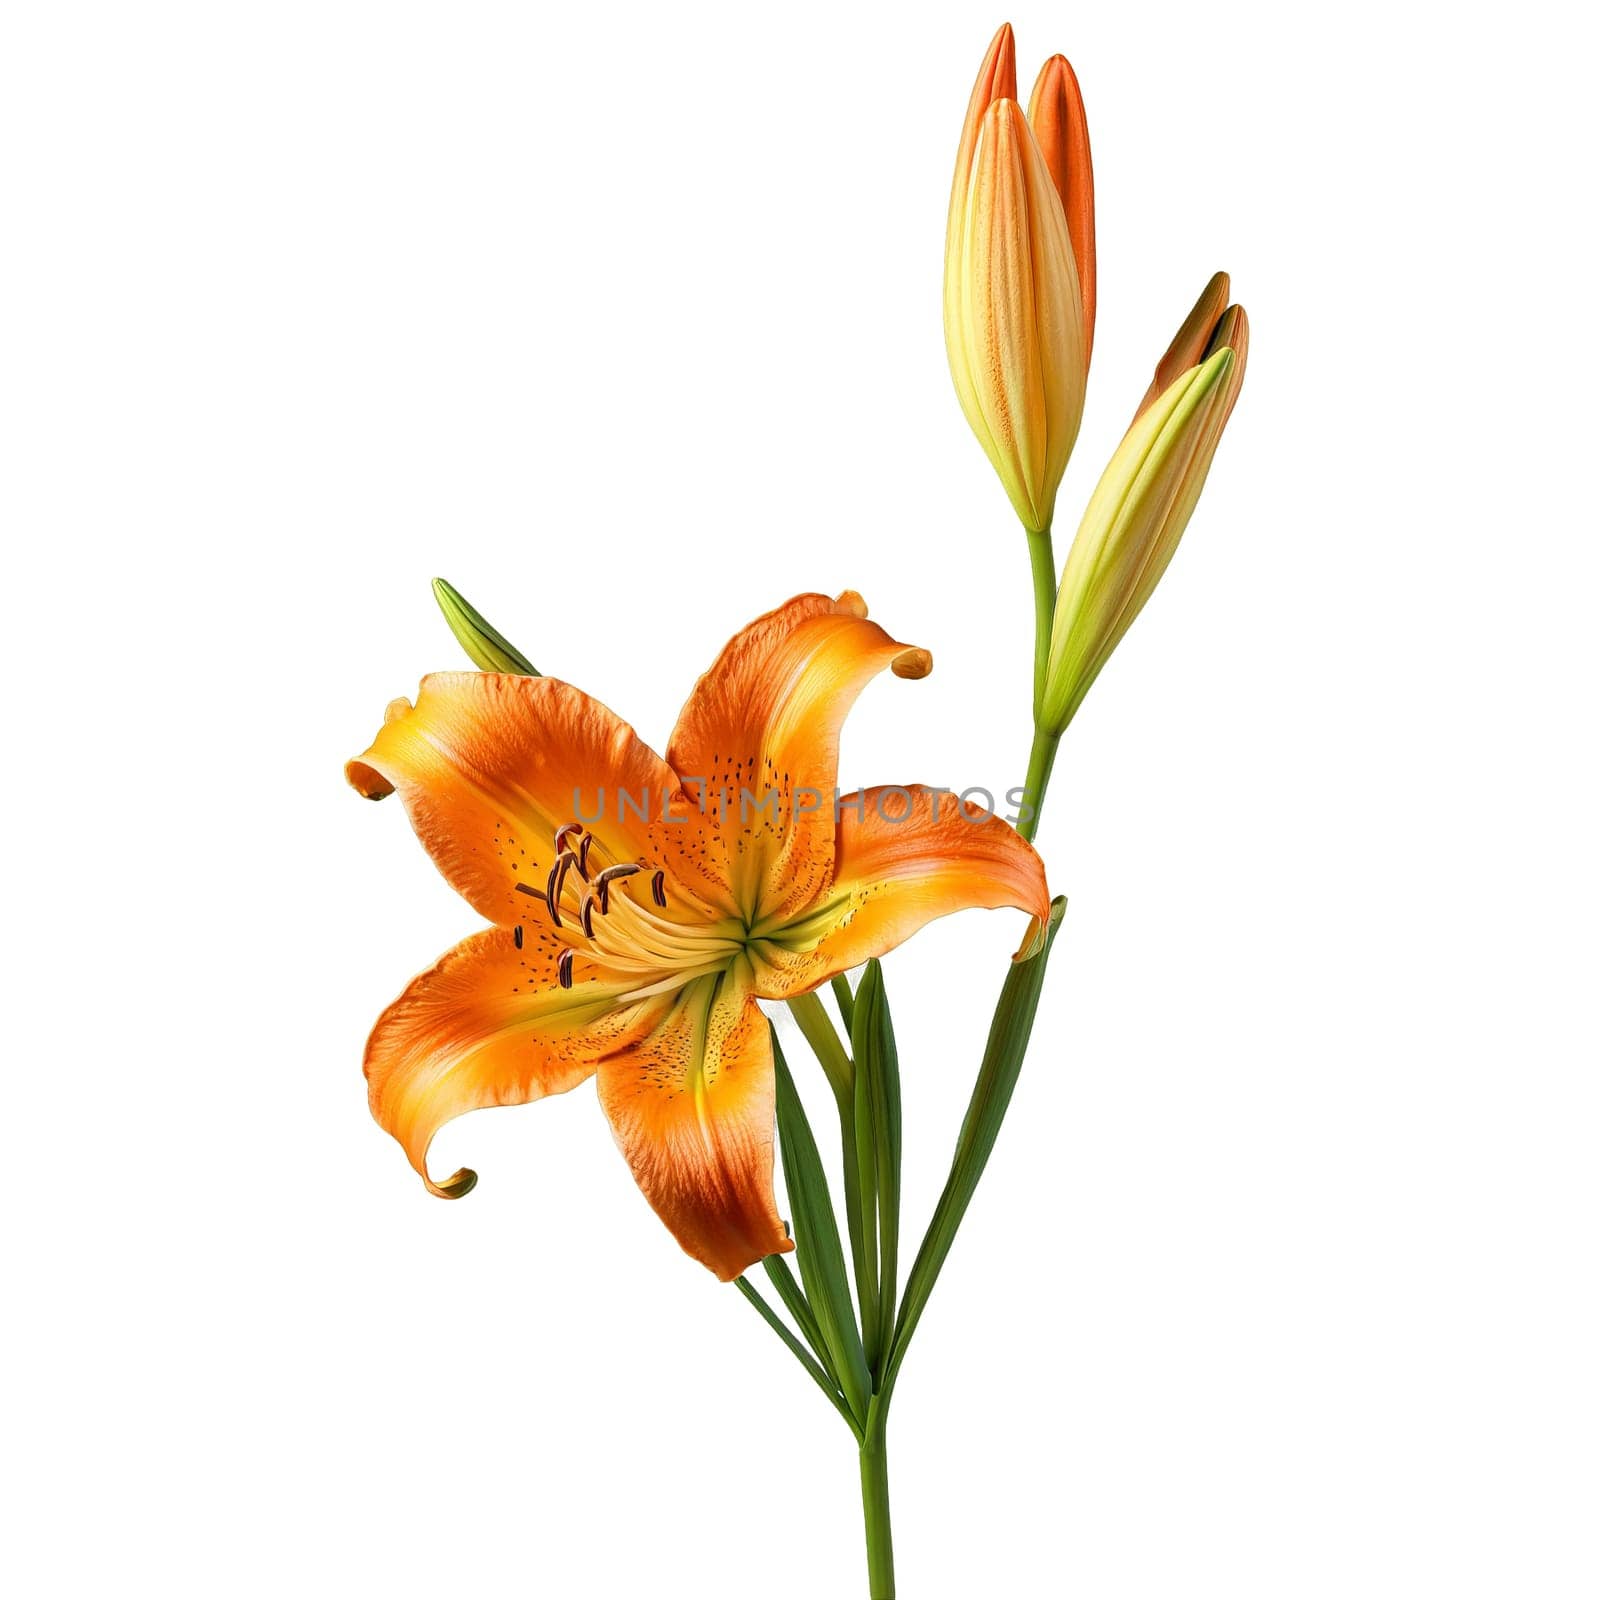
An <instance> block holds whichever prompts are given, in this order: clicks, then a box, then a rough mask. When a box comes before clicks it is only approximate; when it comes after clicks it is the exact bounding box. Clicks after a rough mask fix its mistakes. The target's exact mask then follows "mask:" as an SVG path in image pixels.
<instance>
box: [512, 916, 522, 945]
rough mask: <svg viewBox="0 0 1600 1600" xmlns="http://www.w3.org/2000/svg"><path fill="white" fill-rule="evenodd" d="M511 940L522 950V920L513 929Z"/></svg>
mask: <svg viewBox="0 0 1600 1600" xmlns="http://www.w3.org/2000/svg"><path fill="white" fill-rule="evenodd" d="M511 942H512V944H514V945H515V946H516V947H517V949H519V950H520V949H521V948H522V924H521V923H520V922H519V923H518V924H517V925H516V927H514V928H513V929H512V930H511Z"/></svg>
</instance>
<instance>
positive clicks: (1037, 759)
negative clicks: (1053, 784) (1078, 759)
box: [1017, 728, 1061, 844]
mask: <svg viewBox="0 0 1600 1600" xmlns="http://www.w3.org/2000/svg"><path fill="white" fill-rule="evenodd" d="M1060 743H1061V735H1060V734H1059V733H1046V732H1045V731H1044V729H1043V728H1038V729H1036V730H1035V731H1034V735H1033V749H1032V750H1030V751H1029V752H1028V781H1027V782H1026V783H1025V784H1024V785H1023V786H1022V787H1023V794H1024V796H1025V802H1024V803H1025V804H1026V805H1027V807H1028V808H1029V809H1028V810H1026V811H1025V812H1023V814H1022V815H1021V817H1020V818H1019V820H1018V822H1017V832H1018V833H1020V834H1021V835H1022V837H1023V838H1024V839H1026V840H1028V842H1029V843H1030V844H1031V843H1032V842H1033V836H1034V835H1035V834H1036V833H1037V832H1038V831H1039V813H1040V812H1041V811H1043V810H1044V792H1045V790H1046V789H1047V788H1049V786H1050V769H1051V768H1052V767H1053V766H1055V764H1056V749H1057V747H1058V746H1059V745H1060Z"/></svg>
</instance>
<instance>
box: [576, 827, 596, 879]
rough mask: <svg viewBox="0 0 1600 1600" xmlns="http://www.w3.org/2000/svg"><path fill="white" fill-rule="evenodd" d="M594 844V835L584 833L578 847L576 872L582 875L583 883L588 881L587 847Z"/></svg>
mask: <svg viewBox="0 0 1600 1600" xmlns="http://www.w3.org/2000/svg"><path fill="white" fill-rule="evenodd" d="M593 843H594V835H593V834H592V833H586V834H584V836H583V840H582V842H581V843H580V844H579V845H578V871H579V872H581V873H582V874H583V881H584V882H585V883H587V882H588V881H589V846H590V845H592V844H593Z"/></svg>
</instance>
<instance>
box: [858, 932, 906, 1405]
mask: <svg viewBox="0 0 1600 1600" xmlns="http://www.w3.org/2000/svg"><path fill="white" fill-rule="evenodd" d="M850 1053H851V1055H853V1056H854V1057H855V1063H856V1144H857V1148H858V1158H857V1159H858V1164H859V1168H860V1171H861V1173H862V1191H861V1192H862V1197H863V1201H864V1203H870V1202H871V1198H872V1196H873V1195H874V1194H875V1195H876V1198H877V1224H878V1225H877V1247H878V1272H877V1318H876V1326H875V1327H872V1328H869V1329H867V1330H866V1340H865V1342H866V1347H867V1364H868V1366H870V1367H871V1369H872V1371H873V1372H874V1374H876V1375H879V1376H881V1375H882V1373H883V1370H884V1362H885V1360H886V1358H887V1356H888V1352H889V1349H890V1345H891V1341H892V1338H893V1335H894V1317H895V1291H896V1289H897V1288H898V1286H899V1271H900V1054H899V1051H898V1050H897V1049H896V1047H895V1042H894V1022H893V1020H892V1019H891V1017H890V1015H889V996H888V993H887V991H886V990H885V989H884V985H883V968H882V967H881V966H880V965H879V963H878V962H877V961H871V962H869V963H868V965H867V970H866V973H865V974H864V975H863V977H862V979H861V984H860V987H859V988H858V989H857V990H856V994H855V1016H854V1020H853V1025H852V1027H851V1032H850ZM869 1152H870V1155H869ZM869 1168H870V1172H871V1179H872V1181H871V1185H870V1187H869V1186H868V1183H867V1174H868V1171H869ZM864 1231H867V1232H868V1233H869V1234H870V1232H871V1230H870V1229H866V1230H864ZM865 1318H866V1313H865V1312H863V1320H865Z"/></svg>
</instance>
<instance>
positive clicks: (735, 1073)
mask: <svg viewBox="0 0 1600 1600" xmlns="http://www.w3.org/2000/svg"><path fill="white" fill-rule="evenodd" d="M599 1087H600V1104H601V1105H602V1107H604V1109H605V1113H606V1115H607V1117H609V1118H610V1120H611V1129H612V1132H613V1134H614V1135H615V1137H616V1141H617V1145H618V1148H619V1149H620V1150H621V1151H622V1153H623V1155H624V1156H625V1157H626V1158H627V1161H628V1165H629V1166H630V1167H631V1168H632V1169H633V1176H634V1178H635V1180H636V1181H637V1183H638V1185H639V1187H640V1189H642V1190H643V1191H644V1195H645V1198H646V1199H647V1200H649V1202H650V1204H651V1205H652V1206H653V1207H654V1208H655V1211H656V1214H657V1215H658V1216H659V1217H660V1218H661V1220H662V1221H663V1222H664V1223H666V1225H667V1227H668V1228H670V1229H671V1231H672V1233H673V1235H674V1236H675V1237H676V1238H677V1241H678V1243H679V1244H681V1245H682V1246H683V1248H684V1249H685V1250H686V1251H687V1252H688V1253H689V1254H690V1255H691V1256H693V1257H694V1258H695V1260H697V1261H699V1262H702V1263H703V1264H704V1265H705V1266H708V1267H710V1268H711V1270H712V1271H713V1272H715V1273H716V1275H717V1276H718V1277H719V1278H721V1279H722V1280H723V1281H724V1282H727V1281H729V1280H730V1279H733V1278H737V1277H738V1276H739V1274H740V1273H741V1272H743V1271H744V1270H745V1269H746V1268H747V1267H749V1266H751V1265H752V1264H753V1263H755V1262H757V1261H759V1260H761V1259H762V1257H764V1256H769V1255H774V1254H779V1253H781V1252H783V1251H787V1250H792V1249H793V1248H794V1245H793V1241H792V1240H790V1238H789V1236H788V1234H787V1232H786V1231H785V1229H784V1226H783V1222H782V1220H781V1219H780V1218H779V1216H778V1210H777V1205H776V1203H775V1201H774V1199H773V1194H772V1155H773V1117H774V1106H775V1089H774V1084H773V1076H772V1045H771V1039H770V1035H769V1033H768V1029H767V1023H766V1020H765V1018H763V1017H762V1015H761V1012H760V1010H759V1008H758V1007H757V1006H756V1004H755V1002H754V1000H753V999H752V997H751V984H750V976H749V968H748V964H744V967H743V971H742V972H738V971H736V972H734V973H730V974H726V975H722V976H718V977H712V978H702V979H699V980H697V981H695V982H694V983H691V984H689V985H688V986H687V987H685V988H683V989H681V990H680V991H679V992H678V993H677V994H676V995H675V996H674V997H673V1002H672V1004H671V1006H670V1008H669V1009H668V1010H667V1012H666V1015H665V1016H664V1017H662V1018H661V1020H660V1021H659V1022H658V1023H657V1024H656V1026H655V1027H654V1029H653V1030H652V1031H651V1032H650V1033H649V1035H648V1036H647V1037H644V1038H642V1039H640V1040H638V1041H637V1042H636V1043H634V1044H632V1045H630V1046H628V1047H626V1048H624V1049H623V1050H621V1051H619V1052H618V1053H616V1054H614V1055H611V1056H608V1057H607V1059H606V1060H605V1061H603V1062H602V1063H601V1065H600V1071H599Z"/></svg>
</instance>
